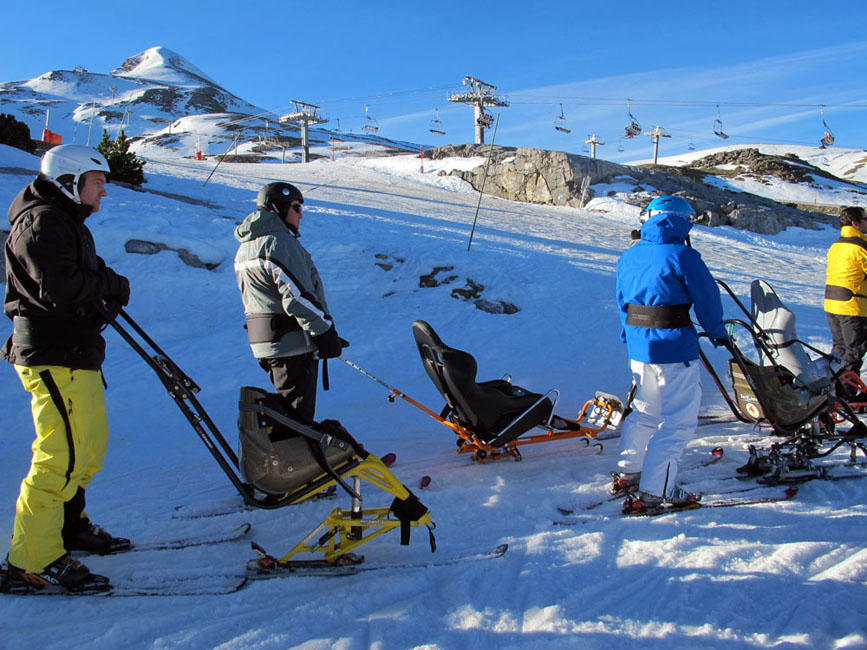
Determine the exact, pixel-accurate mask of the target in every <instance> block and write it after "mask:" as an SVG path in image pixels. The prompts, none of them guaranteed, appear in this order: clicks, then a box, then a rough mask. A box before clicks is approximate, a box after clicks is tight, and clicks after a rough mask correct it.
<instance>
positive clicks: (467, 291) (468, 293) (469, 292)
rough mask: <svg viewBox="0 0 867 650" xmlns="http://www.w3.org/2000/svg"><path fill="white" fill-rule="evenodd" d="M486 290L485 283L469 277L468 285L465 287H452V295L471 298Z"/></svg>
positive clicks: (466, 298)
mask: <svg viewBox="0 0 867 650" xmlns="http://www.w3.org/2000/svg"><path fill="white" fill-rule="evenodd" d="M484 290H485V285H483V284H479V283H478V282H475V281H473V280H470V279H469V278H467V285H466V286H465V287H464V288H463V289H452V297H453V298H462V299H463V300H471V299H473V298H478V297H479V296H480V295H481V294H482V291H484Z"/></svg>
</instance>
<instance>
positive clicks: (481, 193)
mask: <svg viewBox="0 0 867 650" xmlns="http://www.w3.org/2000/svg"><path fill="white" fill-rule="evenodd" d="M498 126H500V114H499V113H497V122H496V123H495V124H494V134H493V135H492V136H491V148H490V149H489V150H488V161H487V162H486V163H485V175H484V176H482V188H481V189H480V190H479V202H478V204H477V205H476V215H475V216H474V217H473V228H472V230H470V241H469V242H467V252H468V253H469V252H470V246H472V245H473V235H474V234H475V232H476V221H477V220H478V218H479V208H481V207H482V197H483V196H484V195H485V183H486V182H487V180H488V167H489V166H490V164H491V156H492V155H493V154H494V140H496V139H497V127H498Z"/></svg>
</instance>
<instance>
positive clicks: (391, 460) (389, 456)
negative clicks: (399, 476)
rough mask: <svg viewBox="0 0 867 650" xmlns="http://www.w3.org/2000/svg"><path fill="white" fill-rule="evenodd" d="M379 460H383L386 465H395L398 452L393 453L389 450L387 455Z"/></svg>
mask: <svg viewBox="0 0 867 650" xmlns="http://www.w3.org/2000/svg"><path fill="white" fill-rule="evenodd" d="M379 460H381V461H382V464H383V465H385V466H386V467H391V466H392V465H394V461H396V460H397V454H393V453H391V452H389V453H387V454H386V455H385V456H383V457H382V458H380V459H379Z"/></svg>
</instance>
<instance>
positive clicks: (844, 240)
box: [825, 208, 867, 401]
mask: <svg viewBox="0 0 867 650" xmlns="http://www.w3.org/2000/svg"><path fill="white" fill-rule="evenodd" d="M825 278H826V279H825V312H826V313H827V315H828V325H829V327H830V328H831V336H832V338H833V340H834V348H833V352H834V354H836V355H837V356H839V357H840V358H841V359H842V360H843V369H844V370H851V371H852V372H854V373H855V374H856V375H858V376H859V377H860V374H861V364H862V363H863V359H864V353H865V352H867V220H865V216H864V208H843V210H842V211H841V212H840V238H839V239H838V240H837V241H835V242H834V243H833V244H831V247H830V248H829V249H828V266H827V272H826V276H825ZM837 392H838V393H839V394H840V397H842V398H843V399H848V400H854V399H857V400H858V401H863V398H865V397H867V396H860V395H857V392H858V390H857V389H856V388H855V387H854V386H851V385H849V384H846V383H843V382H838V384H837Z"/></svg>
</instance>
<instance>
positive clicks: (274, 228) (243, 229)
mask: <svg viewBox="0 0 867 650" xmlns="http://www.w3.org/2000/svg"><path fill="white" fill-rule="evenodd" d="M287 231H288V232H289V233H290V234H292V235H294V236H296V237H298V236H299V235H298V234H297V233H294V232H292V229H291V228H289V227H288V226H287V225H286V223H285V222H284V221H283V220H282V219H281V218H280V217H279V216H277V213H276V212H266V211H264V210H259V211H257V212H253V213H251V214H248V215H247V216H246V217H245V218H244V220H243V221H242V222H241V224H240V225H239V226H238V227H237V228H235V239H237V240H238V241H239V242H242V243H243V242H247V241H252V240H254V239H258V238H259V237H263V236H265V235H270V234H272V233H285V232H287Z"/></svg>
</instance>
